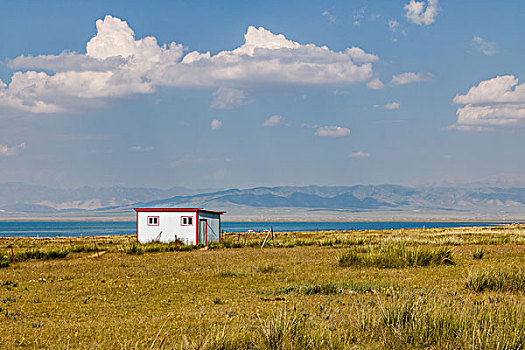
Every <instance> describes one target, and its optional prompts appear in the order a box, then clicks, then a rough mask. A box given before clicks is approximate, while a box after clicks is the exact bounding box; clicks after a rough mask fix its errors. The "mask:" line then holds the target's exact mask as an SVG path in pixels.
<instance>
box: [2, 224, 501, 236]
mask: <svg viewBox="0 0 525 350" xmlns="http://www.w3.org/2000/svg"><path fill="white" fill-rule="evenodd" d="M502 224H503V223H486V222H485V223H482V222H222V224H221V230H222V231H224V232H246V231H247V230H254V231H256V232H258V231H262V230H264V229H270V228H271V227H273V230H274V231H276V232H293V231H333V230H390V229H403V228H440V227H474V226H475V227H480V226H494V225H502ZM135 225H136V224H135V222H129V221H126V222H86V221H82V222H70V221H68V222H65V221H58V222H34V221H31V222H26V221H24V222H0V237H85V236H104V235H130V234H131V235H134V234H135V227H136V226H135Z"/></svg>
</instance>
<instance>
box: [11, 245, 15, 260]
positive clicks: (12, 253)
mask: <svg viewBox="0 0 525 350" xmlns="http://www.w3.org/2000/svg"><path fill="white" fill-rule="evenodd" d="M11 257H12V258H13V264H14V263H15V250H14V249H13V245H11Z"/></svg>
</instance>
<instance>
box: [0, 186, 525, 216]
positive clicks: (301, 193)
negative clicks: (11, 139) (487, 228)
mask: <svg viewBox="0 0 525 350" xmlns="http://www.w3.org/2000/svg"><path fill="white" fill-rule="evenodd" d="M134 207H205V208H210V209H217V210H226V211H227V212H228V215H227V217H225V219H229V220H326V221H330V220H519V219H520V218H524V217H525V187H508V188H505V187H493V186H477V187H475V186H474V187H473V186H413V187H411V186H399V185H390V184H386V185H356V186H278V187H256V188H249V189H226V190H209V189H201V190H197V189H189V188H185V187H173V188H170V189H156V188H141V187H118V186H115V187H81V188H75V189H57V188H51V187H46V186H36V185H28V184H24V183H5V184H0V219H4V220H5V219H14V218H22V219H28V218H46V219H60V218H69V219H71V218H93V219H96V218H99V219H111V220H118V219H122V220H131V219H132V218H133V213H134V211H133V208H134Z"/></svg>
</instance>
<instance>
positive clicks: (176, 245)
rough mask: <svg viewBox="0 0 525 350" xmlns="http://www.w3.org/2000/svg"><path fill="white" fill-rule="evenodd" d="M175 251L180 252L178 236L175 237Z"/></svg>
mask: <svg viewBox="0 0 525 350" xmlns="http://www.w3.org/2000/svg"><path fill="white" fill-rule="evenodd" d="M175 251H176V252H177V251H179V239H178V238H177V235H175Z"/></svg>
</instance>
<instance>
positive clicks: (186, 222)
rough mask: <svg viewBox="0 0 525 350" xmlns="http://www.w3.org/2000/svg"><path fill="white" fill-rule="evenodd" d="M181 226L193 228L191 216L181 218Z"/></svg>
mask: <svg viewBox="0 0 525 350" xmlns="http://www.w3.org/2000/svg"><path fill="white" fill-rule="evenodd" d="M180 224H181V226H193V216H183V217H181V218H180Z"/></svg>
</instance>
